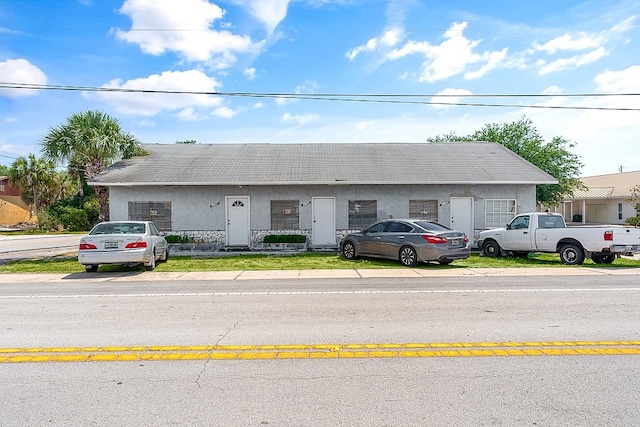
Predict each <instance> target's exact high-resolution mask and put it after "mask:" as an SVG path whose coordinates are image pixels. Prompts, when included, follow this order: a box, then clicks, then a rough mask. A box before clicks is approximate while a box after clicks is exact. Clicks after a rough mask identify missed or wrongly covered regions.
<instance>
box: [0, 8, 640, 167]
mask: <svg viewBox="0 0 640 427" xmlns="http://www.w3.org/2000/svg"><path fill="white" fill-rule="evenodd" d="M55 88H57V90H54V89H55ZM60 89H62V90H60ZM615 94H618V96H611V95H615ZM620 94H625V95H620ZM633 94H635V96H634V95H633ZM373 95H377V96H373ZM481 95H493V96H481ZM497 95H500V96H497ZM505 95H510V96H505ZM526 95H529V96H526ZM577 95H581V96H577ZM585 95H589V96H585ZM469 104H476V105H469ZM540 107H545V108H540ZM551 107H553V108H551ZM88 109H95V110H101V111H104V112H106V113H108V114H110V115H112V116H113V117H115V118H117V119H118V120H119V121H120V123H121V125H122V127H123V129H124V130H125V131H128V132H131V133H132V134H134V135H135V136H136V137H137V138H138V139H139V140H140V141H141V142H144V143H174V142H176V141H183V140H196V141H197V142H198V143H251V142H267V143H294V142H300V143H303V142H348V143H358V142H424V141H425V140H426V139H427V138H429V137H433V136H436V135H440V134H445V133H449V132H452V131H453V132H455V133H457V134H459V135H466V134H469V133H472V132H473V131H475V130H477V129H480V128H481V127H482V126H483V125H485V124H488V123H507V122H512V121H515V120H517V119H519V118H521V117H523V116H526V117H528V118H530V119H531V120H532V121H533V124H534V125H535V126H536V128H537V129H538V130H539V131H540V132H541V133H542V135H543V136H544V137H545V138H546V139H547V140H550V139H551V138H552V137H554V136H562V137H564V138H565V139H568V140H571V141H572V142H574V143H575V144H576V146H575V148H574V149H573V151H574V152H575V153H576V154H578V155H579V156H580V158H581V160H582V162H583V163H584V167H583V169H582V175H583V176H590V175H598V174H607V173H615V172H617V171H618V170H619V168H620V167H622V168H623V170H624V171H631V170H640V3H638V1H637V0H588V1H574V0H562V1H558V0H537V1H519V2H517V1H516V2H514V1H512V0H510V1H506V0H493V1H488V2H478V1H475V0H467V1H435V0H430V1H418V0H390V1H381V0H290V1H289V0H227V1H218V0H210V1H207V0H179V1H178V0H64V1H63V0H52V1H42V0H21V1H13V0H0V164H7V165H8V164H11V163H12V162H13V160H14V159H15V158H16V157H18V156H23V155H26V154H28V153H36V154H38V153H39V147H40V146H39V141H40V140H41V138H42V137H43V136H44V135H45V134H46V133H47V131H48V130H49V129H50V128H51V127H56V126H59V125H60V124H62V123H64V121H65V120H66V118H67V117H68V116H70V115H71V114H74V113H78V112H82V111H84V110H88Z"/></svg>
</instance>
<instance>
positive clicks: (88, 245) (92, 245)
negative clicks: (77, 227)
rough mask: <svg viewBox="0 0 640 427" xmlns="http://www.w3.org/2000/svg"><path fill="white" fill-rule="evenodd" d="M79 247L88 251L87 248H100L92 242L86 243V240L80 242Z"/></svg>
mask: <svg viewBox="0 0 640 427" xmlns="http://www.w3.org/2000/svg"><path fill="white" fill-rule="evenodd" d="M79 249H80V250H81V251H87V250H91V249H98V247H97V246H96V245H94V244H92V243H84V242H80V247H79Z"/></svg>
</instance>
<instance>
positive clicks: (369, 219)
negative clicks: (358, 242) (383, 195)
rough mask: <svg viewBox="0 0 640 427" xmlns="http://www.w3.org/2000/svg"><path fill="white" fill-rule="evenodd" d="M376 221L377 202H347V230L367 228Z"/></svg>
mask: <svg viewBox="0 0 640 427" xmlns="http://www.w3.org/2000/svg"><path fill="white" fill-rule="evenodd" d="M377 220H378V201H377V200H349V228H350V229H351V230H359V229H363V228H367V227H368V226H370V225H371V224H373V223H374V222H376V221H377Z"/></svg>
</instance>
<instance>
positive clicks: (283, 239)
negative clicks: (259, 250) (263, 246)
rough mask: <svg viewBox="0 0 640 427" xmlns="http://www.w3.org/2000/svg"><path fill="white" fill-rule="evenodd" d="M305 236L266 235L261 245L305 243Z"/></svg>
mask: <svg viewBox="0 0 640 427" xmlns="http://www.w3.org/2000/svg"><path fill="white" fill-rule="evenodd" d="M306 241H307V236H305V235H303V234H268V235H266V236H264V240H263V241H262V243H305V242H306Z"/></svg>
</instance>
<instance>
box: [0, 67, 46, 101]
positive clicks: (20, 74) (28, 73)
mask: <svg viewBox="0 0 640 427" xmlns="http://www.w3.org/2000/svg"><path fill="white" fill-rule="evenodd" d="M0 76H2V77H1V78H0V80H2V81H3V82H6V83H23V84H25V83H26V84H35V85H43V84H46V83H47V76H46V74H45V73H44V72H43V71H42V70H41V69H40V68H38V67H36V66H35V65H33V64H31V63H30V62H29V61H27V60H26V59H7V60H6V61H4V62H0ZM36 92H37V91H36V90H32V89H0V96H6V97H9V98H23V97H27V96H32V95H35V94H36Z"/></svg>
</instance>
